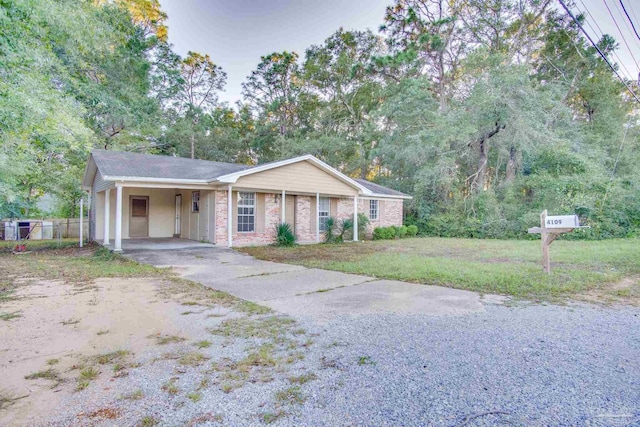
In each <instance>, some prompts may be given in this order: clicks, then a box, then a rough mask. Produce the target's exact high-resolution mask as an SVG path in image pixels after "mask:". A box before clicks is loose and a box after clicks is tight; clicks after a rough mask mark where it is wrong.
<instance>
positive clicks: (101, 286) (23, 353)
mask: <svg viewBox="0 0 640 427" xmlns="http://www.w3.org/2000/svg"><path fill="white" fill-rule="evenodd" d="M159 282H160V281H159V280H158V279H143V278H135V279H122V278H103V279H97V280H96V281H95V282H94V283H93V284H91V285H90V286H84V287H80V286H74V285H70V284H65V283H63V282H60V281H47V280H39V281H34V282H32V283H31V284H29V285H26V286H22V287H20V288H19V289H18V290H17V291H16V292H15V294H14V297H15V298H14V299H12V300H10V301H7V302H5V303H3V304H2V306H1V307H0V309H1V311H2V312H18V313H20V317H16V318H13V319H11V320H10V321H5V322H2V323H1V324H0V328H1V331H2V344H1V346H0V370H2V372H3V378H2V383H3V388H4V389H5V390H11V392H12V395H13V396H14V398H15V397H21V396H27V397H24V398H21V399H18V400H14V401H12V402H9V403H8V404H7V405H6V406H7V409H6V410H5V411H2V412H0V425H20V424H29V423H30V422H29V420H30V417H31V415H33V414H46V413H48V412H50V411H52V410H54V408H55V407H56V406H57V405H58V403H59V402H60V399H61V397H62V395H63V393H59V392H60V391H64V390H66V391H72V390H73V388H74V387H76V378H77V377H78V372H77V371H78V370H77V369H75V368H77V367H78V366H79V364H80V363H82V360H84V359H85V358H87V357H91V356H94V355H97V354H102V353H106V352H114V351H118V350H121V349H126V351H127V352H132V353H136V352H141V351H143V350H144V348H145V346H147V345H148V342H147V339H146V338H145V337H146V336H148V335H149V334H152V333H160V332H162V333H178V329H177V328H176V327H175V326H174V325H173V323H172V322H171V320H170V319H171V318H170V317H169V316H167V315H166V311H165V310H166V302H165V301H156V302H155V303H154V302H153V301H154V300H157V297H156V289H157V286H158V285H159V284H160V283H159ZM174 304H175V306H176V309H179V307H180V304H179V302H175V303H174ZM131 325H135V327H133V328H132V327H131ZM28 376H31V377H32V378H33V379H31V380H27V379H26V378H25V377H28ZM98 415H100V414H97V415H96V416H98ZM102 415H105V414H102Z"/></svg>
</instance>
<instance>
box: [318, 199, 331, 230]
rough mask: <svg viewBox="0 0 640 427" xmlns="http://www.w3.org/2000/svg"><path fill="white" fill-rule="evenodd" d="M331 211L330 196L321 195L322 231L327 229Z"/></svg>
mask: <svg viewBox="0 0 640 427" xmlns="http://www.w3.org/2000/svg"><path fill="white" fill-rule="evenodd" d="M330 211H331V199H330V198H328V197H320V203H319V204H318V225H319V227H320V231H321V232H325V231H327V220H328V219H329V213H330Z"/></svg>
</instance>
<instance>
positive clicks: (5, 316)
mask: <svg viewBox="0 0 640 427" xmlns="http://www.w3.org/2000/svg"><path fill="white" fill-rule="evenodd" d="M18 317H22V314H20V311H14V312H12V313H0V320H4V321H5V322H8V321H9V320H11V319H17V318H18Z"/></svg>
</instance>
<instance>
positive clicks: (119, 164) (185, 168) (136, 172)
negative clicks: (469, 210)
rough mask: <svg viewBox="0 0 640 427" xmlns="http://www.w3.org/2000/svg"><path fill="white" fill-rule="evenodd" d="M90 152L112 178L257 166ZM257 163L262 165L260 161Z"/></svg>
mask: <svg viewBox="0 0 640 427" xmlns="http://www.w3.org/2000/svg"><path fill="white" fill-rule="evenodd" d="M91 154H92V156H93V160H94V161H95V163H96V166H97V167H98V169H99V170H100V173H101V174H102V176H105V177H112V178H114V177H128V178H153V179H155V178H164V179H192V180H198V181H213V180H215V179H216V178H218V177H220V176H222V175H227V174H230V173H234V172H239V171H243V170H247V169H251V168H254V167H257V166H249V165H240V164H236V163H223V162H212V161H209V160H194V159H188V158H185V157H172V156H162V155H155V154H141V153H131V152H125V151H109V150H93V151H92V153H91ZM275 163H277V162H275ZM258 166H264V164H262V165H258ZM354 181H356V182H357V183H358V184H360V185H362V186H363V187H365V188H367V189H368V190H370V191H372V192H373V193H375V194H379V195H386V196H405V197H408V196H407V195H406V194H404V193H401V192H399V191H396V190H392V189H391V188H387V187H384V186H382V185H379V184H374V183H373V182H370V181H367V180H365V179H354Z"/></svg>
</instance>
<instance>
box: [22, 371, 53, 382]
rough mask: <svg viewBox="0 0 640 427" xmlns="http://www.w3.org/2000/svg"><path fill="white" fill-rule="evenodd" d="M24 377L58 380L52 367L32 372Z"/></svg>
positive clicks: (28, 378)
mask: <svg viewBox="0 0 640 427" xmlns="http://www.w3.org/2000/svg"><path fill="white" fill-rule="evenodd" d="M24 378H25V379H26V380H37V379H45V380H51V381H58V380H59V379H60V377H59V375H58V372H56V371H55V370H54V369H52V368H49V369H45V370H43V371H37V372H33V373H31V374H29V375H27V376H26V377H24Z"/></svg>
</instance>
